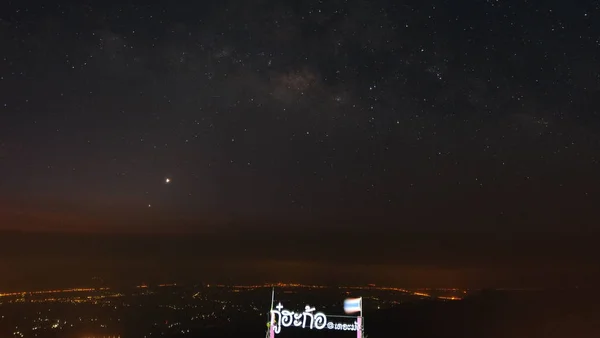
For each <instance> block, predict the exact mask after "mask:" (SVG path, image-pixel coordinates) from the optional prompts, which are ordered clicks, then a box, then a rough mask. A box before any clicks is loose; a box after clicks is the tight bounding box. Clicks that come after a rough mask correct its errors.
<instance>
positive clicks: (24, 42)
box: [0, 0, 600, 232]
mask: <svg viewBox="0 0 600 338" xmlns="http://www.w3.org/2000/svg"><path fill="white" fill-rule="evenodd" d="M1 6H2V8H1V10H0V46H1V48H0V49H1V50H0V112H1V113H0V228H6V229H8V228H11V229H22V230H69V231H109V232H115V231H119V232H150V231H152V232H154V231H160V232H169V231H194V232H204V231H213V230H215V229H229V228H228V227H237V228H246V229H251V228H252V227H257V226H259V225H267V227H273V229H274V230H273V231H285V230H286V228H289V227H294V228H296V227H299V226H305V225H313V226H318V227H321V228H329V227H332V228H333V227H334V226H336V227H342V228H343V229H345V231H347V232H351V231H353V229H354V227H355V226H365V225H366V226H368V227H370V228H378V227H380V228H381V229H390V228H394V229H401V230H415V229H426V230H444V231H448V230H458V229H476V230H503V229H510V230H515V229H525V230H570V229H593V230H600V228H599V224H600V218H599V217H598V214H597V211H596V210H595V208H594V206H595V205H597V204H598V203H599V202H600V142H599V141H600V135H599V132H600V115H599V113H598V111H599V110H600V95H599V94H600V60H599V55H600V7H599V6H600V5H598V4H597V3H596V2H577V3H575V2H571V1H546V2H543V3H538V2H532V1H529V2H527V1H466V2H460V3H459V2H456V1H440V0H436V1H432V2H430V1H379V0H373V1H366V0H364V1H361V0H347V1H340V0H331V1H312V0H310V1H266V0H254V1H226V0H221V1H193V2H185V3H183V2H176V1H170V2H166V1H165V2H163V3H162V4H159V5H144V4H142V3H141V1H140V2H139V3H138V2H137V1H127V2H122V3H117V2H113V1H91V0H88V1H84V2H81V1H72V2H69V1H65V0H63V1H58V2H51V3H48V2H37V1H8V2H4V3H3V4H2V5H1ZM167 179H169V180H170V182H169V183H167V182H166V180H167Z"/></svg>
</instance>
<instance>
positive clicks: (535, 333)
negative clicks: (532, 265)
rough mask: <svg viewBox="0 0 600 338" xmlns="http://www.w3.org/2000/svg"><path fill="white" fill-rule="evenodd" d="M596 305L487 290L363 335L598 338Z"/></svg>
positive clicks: (253, 332) (430, 304)
mask: <svg viewBox="0 0 600 338" xmlns="http://www.w3.org/2000/svg"><path fill="white" fill-rule="evenodd" d="M599 305H600V295H599V294H598V293H596V292H595V291H594V290H587V291H585V290H573V291H565V290H562V291H506V292H505V291H487V292H483V293H481V294H478V295H476V296H473V297H471V298H467V299H465V300H462V301H448V302H441V301H423V302H417V303H407V304H403V305H401V306H398V307H396V308H393V309H388V310H382V311H377V312H373V313H368V314H365V317H366V333H367V335H368V337H369V338H378V337H407V338H516V337H528V338H538V337H539V338H542V337H543V338H564V337H582V338H583V337H600V307H599ZM327 333H329V334H327ZM331 333H332V331H321V332H318V333H317V332H315V331H308V330H302V329H293V328H289V329H288V330H286V331H285V332H282V334H281V335H278V337H280V338H295V337H315V338H317V337H333V336H332V335H331ZM264 334H265V325H264V323H256V322H253V323H250V322H247V323H237V325H233V323H232V325H231V326H229V327H226V328H214V329H211V330H204V331H203V332H198V333H197V335H194V337H195V336H197V337H214V338H221V337H223V338H224V337H229V338H234V337H264ZM338 336H339V337H355V335H354V333H353V332H343V333H338V332H336V333H335V337H338ZM181 337H184V336H181ZM185 337H191V336H190V335H187V336H185Z"/></svg>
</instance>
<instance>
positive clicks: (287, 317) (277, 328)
mask: <svg viewBox="0 0 600 338" xmlns="http://www.w3.org/2000/svg"><path fill="white" fill-rule="evenodd" d="M275 308H276V309H277V310H271V328H272V330H273V332H274V333H276V334H277V333H280V332H281V328H282V327H301V328H303V329H304V328H309V329H316V330H323V329H327V330H341V331H359V330H360V328H359V326H360V324H359V322H360V319H358V318H357V321H355V322H354V323H352V324H347V323H335V322H330V321H329V320H328V319H327V316H326V315H325V314H324V313H323V312H315V308H314V307H310V305H306V306H305V307H304V312H294V311H289V310H286V309H284V308H283V305H281V303H279V304H277V306H276V307H275Z"/></svg>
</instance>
